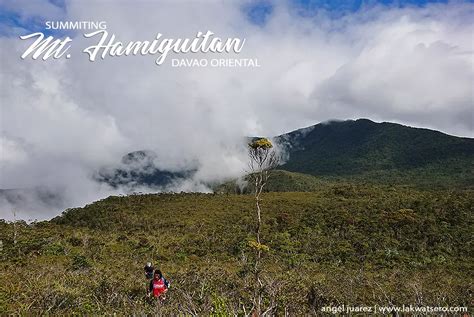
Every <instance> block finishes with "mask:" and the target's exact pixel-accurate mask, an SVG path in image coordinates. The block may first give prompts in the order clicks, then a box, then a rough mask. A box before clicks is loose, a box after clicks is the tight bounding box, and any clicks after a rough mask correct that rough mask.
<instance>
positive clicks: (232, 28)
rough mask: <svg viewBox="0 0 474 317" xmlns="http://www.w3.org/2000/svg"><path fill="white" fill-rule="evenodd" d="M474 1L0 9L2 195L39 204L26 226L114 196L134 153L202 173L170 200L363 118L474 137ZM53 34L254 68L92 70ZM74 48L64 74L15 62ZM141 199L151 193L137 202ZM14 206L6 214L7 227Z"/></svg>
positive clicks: (66, 1)
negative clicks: (43, 44) (103, 173)
mask: <svg viewBox="0 0 474 317" xmlns="http://www.w3.org/2000/svg"><path fill="white" fill-rule="evenodd" d="M473 14H474V4H473V3H472V1H449V2H448V1H322V0H320V1H309V0H289V1H240V2H237V1H201V2H200V1H194V2H186V1H174V2H173V1H124V0H121V1H120V0H119V1H114V2H113V3H112V2H111V1H90V0H85V1H70V0H55V1H49V2H48V1H46V0H42V1H39V0H14V1H13V0H0V48H1V54H2V56H1V61H0V67H1V68H0V82H1V90H0V93H1V94H0V102H1V109H0V119H1V121H0V128H1V129H0V132H1V134H0V150H1V153H0V188H3V189H6V188H20V189H31V188H45V189H46V192H53V193H55V194H58V195H59V196H60V199H59V200H58V201H56V203H55V204H54V205H47V204H46V205H44V204H42V203H41V202H38V199H37V198H38V197H37V196H41V195H43V196H44V195H45V193H44V192H40V193H39V194H38V193H36V194H35V195H36V196H32V197H29V198H28V199H27V200H28V201H27V204H24V206H22V207H21V208H20V210H18V213H19V216H18V217H20V218H24V219H35V218H37V219H44V218H49V217H52V216H54V215H57V214H59V213H60V211H61V210H62V209H64V208H68V207H75V206H82V205H84V204H87V203H90V202H92V201H94V200H97V199H100V198H104V197H106V196H108V195H110V194H121V193H126V191H127V188H120V189H112V188H108V187H107V186H106V185H104V184H98V183H97V182H95V181H94V175H95V173H96V172H97V171H98V170H99V169H101V168H104V167H114V166H120V159H121V157H122V156H123V155H124V154H126V153H128V152H131V151H136V150H142V149H147V150H151V151H154V152H155V153H156V154H157V155H156V162H155V163H156V165H157V166H158V167H160V168H162V169H167V170H171V171H173V170H180V169H186V168H193V169H197V173H196V174H195V176H194V178H193V179H190V180H188V181H186V182H184V183H178V184H174V185H173V188H170V189H172V190H187V191H193V190H198V191H206V190H208V189H207V188H206V186H204V185H203V184H204V183H206V182H209V181H216V180H221V179H225V178H230V177H237V176H240V175H242V174H243V173H244V172H245V168H246V153H245V148H244V144H243V142H242V137H243V136H249V135H262V136H274V135H278V134H281V133H285V132H289V131H292V130H295V129H299V128H302V127H306V126H310V125H313V124H316V123H319V122H324V121H327V120H331V119H339V120H345V119H356V118H369V119H372V120H374V121H392V122H398V123H402V124H407V125H411V126H417V127H426V128H432V129H436V130H440V131H442V132H445V133H448V134H453V135H457V136H466V137H473V136H474V129H473V122H474V113H473V109H474V105H473V101H474V92H473V83H474V78H473V75H474V72H473V45H474V44H473V31H474V30H473V24H472V21H473V20H474V19H473ZM45 21H106V22H107V30H108V31H109V32H113V33H115V34H116V36H117V37H118V38H119V39H120V40H122V41H124V42H126V41H132V40H135V41H136V40H152V39H153V38H154V37H155V36H156V34H157V33H162V34H164V35H166V36H167V37H173V38H176V37H190V38H192V37H194V36H195V34H196V33H197V32H198V31H203V32H205V31H207V30H212V31H213V32H215V33H216V35H218V36H220V37H240V38H245V39H246V42H245V47H244V49H243V51H242V52H241V53H240V54H230V55H228V56H225V58H256V59H258V61H259V64H260V65H261V67H259V68H173V67H171V65H170V63H171V58H208V59H210V58H213V57H216V58H221V57H222V56H212V55H203V54H196V55H193V56H189V55H179V56H178V55H174V56H170V57H169V58H168V59H167V61H166V62H165V63H164V65H162V66H156V65H155V64H154V58H153V57H152V56H128V57H120V58H109V59H105V60H101V61H96V62H94V63H91V62H89V61H88V60H87V58H86V55H84V54H83V53H82V52H81V50H82V49H83V48H85V47H86V46H87V45H90V44H91V41H90V39H85V38H84V37H82V33H85V31H78V32H71V31H48V32H46V31H45V30H44V23H45ZM32 32H45V34H46V35H52V36H56V37H59V38H63V37H64V36H66V35H68V36H71V37H72V38H73V44H72V47H71V50H72V51H71V55H72V57H71V58H70V59H67V60H66V59H58V60H48V61H40V60H32V59H31V58H27V59H25V60H22V59H20V55H21V54H22V52H24V50H25V49H26V47H27V46H28V44H29V43H28V42H27V41H22V40H20V39H19V36H20V35H26V34H30V33H32ZM142 190H143V191H151V190H152V189H147V188H143V189H142ZM11 209H12V206H10V205H8V204H6V202H5V201H3V202H2V201H1V200H0V218H5V219H11V215H12V213H11Z"/></svg>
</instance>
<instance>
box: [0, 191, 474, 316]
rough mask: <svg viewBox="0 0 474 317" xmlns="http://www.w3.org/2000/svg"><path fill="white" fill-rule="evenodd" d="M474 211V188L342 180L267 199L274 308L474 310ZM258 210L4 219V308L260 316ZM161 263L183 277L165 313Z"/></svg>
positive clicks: (154, 209)
mask: <svg viewBox="0 0 474 317" xmlns="http://www.w3.org/2000/svg"><path fill="white" fill-rule="evenodd" d="M315 186H316V185H315ZM473 203H474V195H473V191H472V190H469V189H466V190H456V191H450V190H416V189H412V188H406V187H401V186H385V185H354V184H350V183H337V182H333V183H325V184H322V185H318V187H317V191H314V192H306V193H303V192H287V193H264V194H262V200H261V206H262V208H263V210H264V211H265V212H264V213H263V214H262V223H263V224H262V228H261V230H262V235H261V237H262V240H263V241H262V243H263V244H265V245H266V246H268V247H269V250H268V251H265V252H264V253H263V256H262V264H261V265H262V273H261V278H262V279H264V281H265V285H266V287H265V293H264V305H263V309H265V307H269V306H273V307H274V308H273V310H272V312H273V313H275V314H279V315H283V314H284V313H288V314H290V315H302V314H314V313H316V312H318V311H319V309H320V308H321V307H322V306H324V305H329V304H332V305H339V304H346V305H373V304H379V305H391V304H393V305H402V304H414V305H433V306H445V305H449V306H457V305H459V306H468V305H469V304H470V301H471V300H472V298H471V294H472V293H473V291H474V289H473V283H472V282H473V281H472V276H471V275H470V272H472V271H473V264H472V263H474V261H473V258H472V232H473V231H474V230H473V229H474V227H473V207H474V206H473ZM254 208H255V205H254V197H253V196H251V195H235V194H155V195H151V194H150V195H131V196H127V197H109V198H107V199H104V200H101V201H98V202H95V203H93V204H90V205H88V206H86V207H84V208H75V209H70V210H67V211H66V212H65V213H64V214H63V215H62V216H60V217H57V218H55V219H53V220H52V221H49V222H48V221H45V222H38V223H32V224H30V225H28V224H26V223H24V222H17V223H16V229H15V228H14V226H13V225H12V224H11V223H6V222H0V240H1V241H2V246H3V247H2V249H1V253H0V256H1V259H2V261H1V264H0V266H1V268H0V272H1V273H0V274H1V281H2V282H1V283H0V311H1V312H2V313H3V314H24V313H26V312H28V313H30V314H44V313H50V314H72V313H79V314H113V313H119V314H132V313H133V314H146V313H159V314H163V315H169V314H177V313H183V314H191V315H209V314H213V315H214V316H224V315H229V314H239V315H245V314H248V313H249V311H250V308H251V306H252V294H251V285H252V280H253V275H252V267H251V263H253V260H254V259H253V256H254V254H255V253H254V252H253V250H252V249H251V246H250V245H249V241H251V240H253V239H254V237H253V236H254V232H255V228H254V227H253V224H254V213H255V210H254ZM14 230H17V243H16V244H14V241H13V239H14ZM150 260H151V261H153V262H154V263H156V264H157V265H158V266H159V267H160V268H161V270H162V271H163V272H164V274H165V276H166V277H167V278H169V279H170V280H171V288H170V292H169V293H168V298H167V300H166V302H165V303H164V304H163V305H158V304H157V303H156V302H153V301H151V302H149V301H147V299H146V298H145V297H144V295H145V287H146V286H145V283H146V281H145V279H144V276H143V266H144V264H145V263H146V262H147V261H150Z"/></svg>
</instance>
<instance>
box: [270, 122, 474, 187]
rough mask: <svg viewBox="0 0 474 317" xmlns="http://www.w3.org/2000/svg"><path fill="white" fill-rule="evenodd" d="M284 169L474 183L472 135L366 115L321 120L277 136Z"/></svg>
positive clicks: (435, 182)
mask: <svg viewBox="0 0 474 317" xmlns="http://www.w3.org/2000/svg"><path fill="white" fill-rule="evenodd" d="M277 140H278V141H279V142H280V143H282V144H284V145H285V146H286V148H287V150H288V154H289V160H288V161H287V162H286V164H284V165H283V166H282V167H281V168H282V169H284V170H288V171H293V172H299V173H305V174H311V175H316V176H320V177H321V176H329V177H338V178H345V179H352V180H362V181H370V182H375V183H397V184H415V185H423V186H425V187H426V186H431V187H435V186H436V187H445V188H447V187H450V186H457V187H466V186H472V185H473V184H474V169H473V168H472V167H473V166H474V139H470V138H459V137H454V136H450V135H446V134H443V133H441V132H438V131H433V130H428V129H419V128H411V127H406V126H402V125H399V124H394V123H387V122H383V123H375V122H373V121H370V120H367V119H359V120H355V121H352V120H348V121H341V122H330V123H322V124H317V125H315V126H313V127H309V128H306V129H302V130H297V131H294V132H290V133H288V134H285V135H282V136H279V137H277Z"/></svg>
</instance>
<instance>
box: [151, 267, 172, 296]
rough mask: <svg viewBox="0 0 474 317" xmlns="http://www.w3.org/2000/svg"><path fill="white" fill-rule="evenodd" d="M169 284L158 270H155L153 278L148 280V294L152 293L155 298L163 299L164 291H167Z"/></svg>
mask: <svg viewBox="0 0 474 317" xmlns="http://www.w3.org/2000/svg"><path fill="white" fill-rule="evenodd" d="M169 286H170V284H169V282H168V281H167V280H166V279H165V278H164V277H163V274H161V271H160V270H155V274H154V275H153V279H152V280H151V281H150V286H149V287H148V296H150V295H152V296H153V297H155V298H161V299H162V300H164V299H165V295H164V294H165V293H166V292H167V291H168V288H169Z"/></svg>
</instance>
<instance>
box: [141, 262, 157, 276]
mask: <svg viewBox="0 0 474 317" xmlns="http://www.w3.org/2000/svg"><path fill="white" fill-rule="evenodd" d="M144 270H145V278H146V279H147V280H151V279H152V278H153V271H154V270H155V268H154V267H153V265H151V263H150V262H148V263H147V264H146V265H145V268H144Z"/></svg>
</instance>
